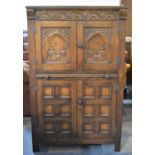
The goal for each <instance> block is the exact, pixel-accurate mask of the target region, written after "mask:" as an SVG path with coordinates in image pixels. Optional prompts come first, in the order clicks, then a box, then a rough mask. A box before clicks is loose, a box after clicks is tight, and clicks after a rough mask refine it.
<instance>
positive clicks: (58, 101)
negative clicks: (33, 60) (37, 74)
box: [37, 80, 76, 138]
mask: <svg viewBox="0 0 155 155" xmlns="http://www.w3.org/2000/svg"><path fill="white" fill-rule="evenodd" d="M37 87H38V90H37V100H38V122H39V128H40V135H41V136H42V138H43V137H53V138H64V137H66V138H67V137H68V138H71V137H75V134H76V83H75V82H74V81H73V80H37Z"/></svg>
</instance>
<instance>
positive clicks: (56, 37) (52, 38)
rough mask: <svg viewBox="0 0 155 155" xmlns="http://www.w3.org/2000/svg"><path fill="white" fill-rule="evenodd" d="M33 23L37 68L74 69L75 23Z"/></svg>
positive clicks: (51, 69)
mask: <svg viewBox="0 0 155 155" xmlns="http://www.w3.org/2000/svg"><path fill="white" fill-rule="evenodd" d="M35 24H36V26H35V27H36V31H35V43H36V49H35V54H36V60H35V63H36V68H37V70H41V71H42V70H43V71H68V70H70V71H74V70H76V46H75V44H76V23H75V22H69V21H63V22H60V21H55V22H54V21H46V22H41V21H36V22H35Z"/></svg>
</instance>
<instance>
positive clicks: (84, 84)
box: [77, 79, 116, 138]
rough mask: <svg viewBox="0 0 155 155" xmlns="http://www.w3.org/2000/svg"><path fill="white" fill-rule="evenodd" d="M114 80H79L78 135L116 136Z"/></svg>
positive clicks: (91, 136)
mask: <svg viewBox="0 0 155 155" xmlns="http://www.w3.org/2000/svg"><path fill="white" fill-rule="evenodd" d="M114 85H115V81H114V80H102V79H94V80H81V81H78V107H77V109H78V123H77V124H78V136H79V137H83V138H84V137H90V138H93V137H94V138H95V137H98V138H100V137H102V138H103V137H111V138H112V137H114V131H113V130H114V126H115V110H116V108H115V107H116V93H115V88H114Z"/></svg>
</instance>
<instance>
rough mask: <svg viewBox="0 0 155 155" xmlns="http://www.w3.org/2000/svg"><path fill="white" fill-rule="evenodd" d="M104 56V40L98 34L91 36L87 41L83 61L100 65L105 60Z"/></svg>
mask: <svg viewBox="0 0 155 155" xmlns="http://www.w3.org/2000/svg"><path fill="white" fill-rule="evenodd" d="M106 54H107V51H106V39H105V38H104V37H103V36H102V35H101V34H100V33H95V34H93V35H91V36H90V37H89V38H88V40H87V48H86V57H85V61H86V62H87V63H101V62H104V61H105V60H106Z"/></svg>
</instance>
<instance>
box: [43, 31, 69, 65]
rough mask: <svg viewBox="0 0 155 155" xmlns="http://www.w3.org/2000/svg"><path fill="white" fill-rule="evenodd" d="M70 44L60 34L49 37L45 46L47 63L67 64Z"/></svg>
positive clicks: (52, 34) (45, 60)
mask: <svg viewBox="0 0 155 155" xmlns="http://www.w3.org/2000/svg"><path fill="white" fill-rule="evenodd" d="M67 52H68V43H67V40H66V39H65V38H64V37H63V36H62V35H61V34H60V33H58V32H55V33H51V34H49V35H48V36H47V38H46V39H45V41H44V45H43V53H44V56H43V57H44V62H45V63H66V62H67Z"/></svg>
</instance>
